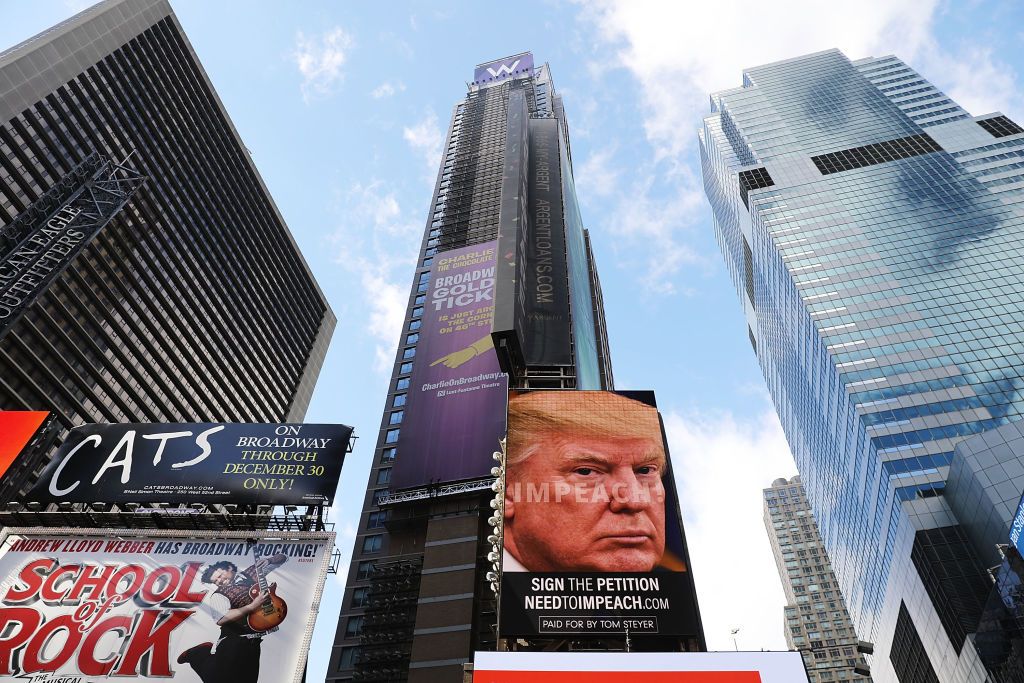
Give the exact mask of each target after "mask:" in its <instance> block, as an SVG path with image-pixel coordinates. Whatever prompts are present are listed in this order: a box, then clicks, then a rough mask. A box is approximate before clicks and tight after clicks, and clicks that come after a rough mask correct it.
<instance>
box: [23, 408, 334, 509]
mask: <svg viewBox="0 0 1024 683" xmlns="http://www.w3.org/2000/svg"><path fill="white" fill-rule="evenodd" d="M351 435H352V428H351V427H347V426H345V425H329V424H224V423H196V424H88V425H83V426H81V427H76V428H75V429H73V430H71V432H70V434H68V437H67V438H66V439H65V440H64V443H63V444H61V447H60V449H59V450H58V451H57V454H56V456H54V458H53V460H51V461H50V463H49V464H48V465H47V467H46V469H45V470H44V471H43V474H42V475H41V476H40V477H39V480H38V482H37V483H36V485H35V487H34V488H33V489H32V491H30V492H29V494H28V496H27V499H28V500H30V501H36V502H44V503H60V502H72V503H83V502H84V503H88V502H94V501H103V502H107V503H123V502H134V503H146V502H160V503H197V502H201V503H238V504H261V505H315V504H321V503H327V504H330V502H331V500H332V499H333V498H334V493H335V490H336V489H337V487H338V477H339V476H340V475H341V465H342V462H343V461H344V459H345V453H346V451H347V449H348V443H349V438H350V437H351Z"/></svg>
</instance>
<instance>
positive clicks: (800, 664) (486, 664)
mask: <svg viewBox="0 0 1024 683" xmlns="http://www.w3.org/2000/svg"><path fill="white" fill-rule="evenodd" d="M851 669H852V667H851ZM487 671H494V672H534V673H551V674H557V673H568V672H594V673H598V672H600V673H633V674H637V673H676V672H687V673H689V672H717V671H756V672H757V673H758V674H759V675H760V676H761V681H762V683H807V682H808V681H809V680H810V679H809V676H808V674H807V667H806V665H805V664H804V659H803V656H802V655H801V653H800V652H796V651H793V650H782V651H768V652H763V651H762V652H729V651H725V652H643V653H639V652H477V653H475V655H474V659H473V680H474V683H477V681H478V679H477V674H478V673H483V672H487ZM766 674H767V675H766ZM622 680H626V679H622ZM629 680H633V679H629ZM638 680H639V679H638Z"/></svg>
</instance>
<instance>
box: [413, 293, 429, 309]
mask: <svg viewBox="0 0 1024 683" xmlns="http://www.w3.org/2000/svg"><path fill="white" fill-rule="evenodd" d="M426 300H427V297H426V296H425V295H420V296H418V297H416V300H415V301H414V302H413V304H415V305H416V306H419V305H421V304H423V303H424V302H426ZM413 313H415V311H413ZM420 313H423V309H422V308H421V309H420Z"/></svg>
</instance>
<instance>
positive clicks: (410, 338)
mask: <svg viewBox="0 0 1024 683" xmlns="http://www.w3.org/2000/svg"><path fill="white" fill-rule="evenodd" d="M419 340H420V335H418V334H410V335H407V336H406V338H405V343H406V344H415V343H416V342H418V341H419Z"/></svg>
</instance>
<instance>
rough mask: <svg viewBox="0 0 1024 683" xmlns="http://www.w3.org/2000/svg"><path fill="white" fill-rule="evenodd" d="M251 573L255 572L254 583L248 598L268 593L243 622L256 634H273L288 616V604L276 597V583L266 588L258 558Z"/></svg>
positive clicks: (265, 580)
mask: <svg viewBox="0 0 1024 683" xmlns="http://www.w3.org/2000/svg"><path fill="white" fill-rule="evenodd" d="M253 571H255V572H256V583H255V584H253V586H252V588H250V589H249V597H251V598H252V599H253V600H255V599H256V597H257V596H258V595H259V594H260V593H268V595H267V599H266V600H264V601H263V604H262V605H260V607H259V609H257V610H256V611H255V612H253V613H252V614H250V615H249V616H248V617H246V619H245V621H246V623H247V624H249V628H251V629H252V630H253V631H255V632H256V633H264V634H266V633H273V632H274V631H276V630H277V627H278V626H279V625H280V623H281V622H282V621H284V618H285V617H286V616H288V603H286V602H285V601H284V600H283V599H282V598H280V597H278V595H277V584H276V583H272V584H270V586H267V577H265V576H264V575H263V572H262V571H260V561H259V559H258V558H257V560H256V563H255V564H254V565H253Z"/></svg>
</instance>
